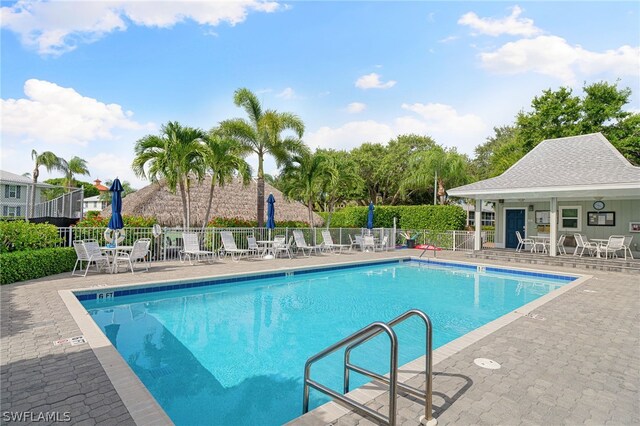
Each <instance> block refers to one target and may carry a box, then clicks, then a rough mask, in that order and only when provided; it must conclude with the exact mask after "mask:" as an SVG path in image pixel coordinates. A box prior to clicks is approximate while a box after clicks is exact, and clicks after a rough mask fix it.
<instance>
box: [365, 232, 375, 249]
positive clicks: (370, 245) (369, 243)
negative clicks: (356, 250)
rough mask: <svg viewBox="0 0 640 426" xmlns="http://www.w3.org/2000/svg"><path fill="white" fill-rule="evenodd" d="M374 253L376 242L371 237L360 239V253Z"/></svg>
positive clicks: (366, 236)
mask: <svg viewBox="0 0 640 426" xmlns="http://www.w3.org/2000/svg"><path fill="white" fill-rule="evenodd" d="M369 248H371V251H376V240H375V238H373V235H365V236H364V237H362V251H369Z"/></svg>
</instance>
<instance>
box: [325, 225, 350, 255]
mask: <svg viewBox="0 0 640 426" xmlns="http://www.w3.org/2000/svg"><path fill="white" fill-rule="evenodd" d="M322 240H323V243H324V245H325V247H327V248H328V249H329V250H331V251H333V250H335V249H337V250H338V254H341V253H342V249H344V248H350V247H351V244H334V242H333V238H332V237H331V232H330V231H329V230H326V231H322Z"/></svg>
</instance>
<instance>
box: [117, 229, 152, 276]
mask: <svg viewBox="0 0 640 426" xmlns="http://www.w3.org/2000/svg"><path fill="white" fill-rule="evenodd" d="M150 245H151V239H150V238H140V239H139V240H137V241H136V242H135V243H133V248H132V249H131V252H126V251H121V252H119V251H116V257H115V259H114V260H113V263H114V268H115V269H117V268H118V264H119V263H124V264H125V266H126V264H127V263H128V264H129V268H131V273H132V274H133V265H134V264H135V263H136V262H138V261H142V263H143V265H144V267H145V271H148V270H149V261H148V260H147V256H148V255H149V254H151V252H150V251H149V246H150Z"/></svg>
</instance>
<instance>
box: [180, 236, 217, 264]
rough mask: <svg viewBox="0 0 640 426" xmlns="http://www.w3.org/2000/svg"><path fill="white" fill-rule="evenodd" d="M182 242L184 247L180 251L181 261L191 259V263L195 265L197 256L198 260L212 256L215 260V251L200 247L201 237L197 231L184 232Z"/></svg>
mask: <svg viewBox="0 0 640 426" xmlns="http://www.w3.org/2000/svg"><path fill="white" fill-rule="evenodd" d="M182 243H183V244H184V248H183V249H182V250H181V251H180V262H185V261H186V260H187V259H189V264H190V265H193V259H194V258H195V259H196V262H199V261H200V258H201V257H204V258H205V259H206V258H210V259H211V260H212V261H213V257H214V256H215V253H214V252H212V251H209V250H201V249H200V239H199V238H198V234H196V233H195V232H183V233H182Z"/></svg>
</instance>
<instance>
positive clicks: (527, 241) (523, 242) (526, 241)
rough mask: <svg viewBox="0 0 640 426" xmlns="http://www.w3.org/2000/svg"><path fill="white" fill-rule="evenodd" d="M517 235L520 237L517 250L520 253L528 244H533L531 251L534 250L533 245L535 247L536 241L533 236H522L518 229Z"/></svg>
mask: <svg viewBox="0 0 640 426" xmlns="http://www.w3.org/2000/svg"><path fill="white" fill-rule="evenodd" d="M516 237H518V245H517V246H516V251H517V252H518V253H520V252H521V251H522V249H523V248H525V245H526V244H529V245H530V246H531V251H533V247H535V245H536V243H535V241H533V240H532V239H531V238H522V236H521V235H520V231H516Z"/></svg>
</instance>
